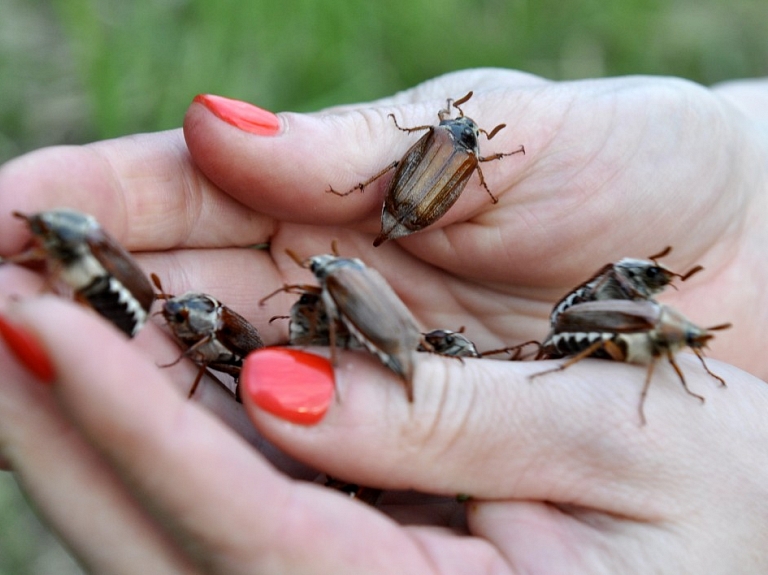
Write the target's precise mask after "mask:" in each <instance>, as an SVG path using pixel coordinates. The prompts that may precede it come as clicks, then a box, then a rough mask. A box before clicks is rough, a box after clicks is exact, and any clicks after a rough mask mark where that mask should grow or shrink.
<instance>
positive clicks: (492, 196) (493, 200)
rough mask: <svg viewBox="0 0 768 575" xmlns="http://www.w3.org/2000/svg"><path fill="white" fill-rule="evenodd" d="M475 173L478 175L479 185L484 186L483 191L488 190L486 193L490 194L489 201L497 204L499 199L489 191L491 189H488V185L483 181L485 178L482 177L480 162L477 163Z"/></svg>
mask: <svg viewBox="0 0 768 575" xmlns="http://www.w3.org/2000/svg"><path fill="white" fill-rule="evenodd" d="M477 175H478V176H479V177H480V185H481V186H483V187H484V188H485V191H486V192H488V195H489V196H491V201H492V202H493V203H494V204H498V203H499V199H498V198H497V197H496V196H494V195H493V194H492V193H491V190H489V189H488V185H487V184H486V183H485V178H484V177H483V170H481V169H480V164H478V165H477Z"/></svg>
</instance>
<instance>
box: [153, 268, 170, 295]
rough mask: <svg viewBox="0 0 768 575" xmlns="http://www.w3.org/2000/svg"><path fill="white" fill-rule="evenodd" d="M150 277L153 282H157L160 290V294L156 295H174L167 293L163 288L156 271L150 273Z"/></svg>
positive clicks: (156, 284)
mask: <svg viewBox="0 0 768 575" xmlns="http://www.w3.org/2000/svg"><path fill="white" fill-rule="evenodd" d="M149 277H150V278H151V279H152V283H153V284H155V287H156V288H157V289H158V291H159V292H160V293H159V294H156V295H155V297H156V298H157V299H171V298H172V297H173V296H172V295H169V294H167V293H165V291H164V290H163V284H162V282H161V281H160V278H159V277H158V275H157V274H156V273H154V272H152V273H151V274H149Z"/></svg>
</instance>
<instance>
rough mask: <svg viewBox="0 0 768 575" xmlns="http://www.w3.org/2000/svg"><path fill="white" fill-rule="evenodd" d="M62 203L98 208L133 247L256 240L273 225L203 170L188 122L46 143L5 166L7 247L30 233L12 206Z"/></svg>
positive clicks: (0, 182)
mask: <svg viewBox="0 0 768 575" xmlns="http://www.w3.org/2000/svg"><path fill="white" fill-rule="evenodd" d="M56 207H70V208H74V209H77V210H81V211H83V212H87V213H89V214H91V215H93V216H94V217H96V219H97V220H98V221H99V222H100V223H101V224H102V225H103V226H104V228H105V229H107V230H108V231H109V232H110V233H111V234H112V235H113V236H114V237H115V238H116V239H117V240H118V241H119V242H120V243H121V244H123V245H124V246H125V247H126V248H128V249H130V250H132V251H144V250H162V249H167V248H171V247H182V246H183V247H200V246H206V247H217V246H237V245H249V244H254V243H258V242H261V241H264V240H265V238H267V237H269V235H270V229H271V225H272V221H271V219H270V218H268V217H264V216H258V215H257V214H254V213H253V212H251V211H250V210H247V209H244V208H243V206H242V205H241V204H240V203H238V202H237V201H236V200H234V199H233V198H232V197H231V196H229V195H228V194H226V193H224V192H222V191H221V190H220V189H219V188H217V187H216V186H215V185H213V184H212V183H211V182H210V180H208V179H207V178H206V177H205V176H204V175H202V173H201V172H200V171H199V169H198V168H197V167H196V166H195V165H194V163H193V162H192V160H191V158H190V156H189V152H188V151H187V148H186V145H185V143H184V139H183V135H182V133H181V130H173V131H168V132H160V133H155V134H142V135H137V136H130V137H125V138H119V139H115V140H107V141H103V142H97V143H95V144H90V145H87V146H58V147H53V148H45V149H42V150H38V151H35V152H32V153H30V154H27V155H24V156H21V157H19V158H16V159H14V160H12V161H10V162H8V163H6V164H5V165H3V166H2V167H0V253H6V254H7V253H14V252H17V251H19V250H20V249H21V248H22V246H23V245H24V244H25V242H26V241H27V240H28V238H29V234H28V232H27V230H26V228H25V226H23V225H21V223H20V222H18V221H15V220H14V219H13V218H12V217H11V212H13V211H20V212H23V213H34V212H38V211H42V210H47V209H51V208H56Z"/></svg>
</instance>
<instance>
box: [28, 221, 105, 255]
mask: <svg viewBox="0 0 768 575" xmlns="http://www.w3.org/2000/svg"><path fill="white" fill-rule="evenodd" d="M13 215H14V216H16V217H17V218H20V219H22V220H24V221H25V222H27V225H28V226H29V230H30V231H31V232H32V234H33V235H34V236H36V237H37V238H38V239H39V240H40V241H41V242H42V244H43V247H44V248H45V249H46V250H47V251H48V252H50V254H51V255H52V256H54V257H56V258H58V259H62V260H67V259H70V258H74V257H76V256H77V255H78V254H79V253H81V252H82V249H83V244H84V243H85V242H86V241H87V240H88V236H89V235H90V234H92V233H93V232H94V231H96V230H99V229H100V228H99V224H98V222H96V220H95V219H94V218H93V216H89V215H88V214H83V213H81V212H77V211H75V210H70V209H66V208H59V209H55V210H47V211H44V212H38V213H36V214H32V215H26V214H22V213H20V212H14V213H13Z"/></svg>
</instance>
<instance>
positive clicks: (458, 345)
mask: <svg viewBox="0 0 768 575" xmlns="http://www.w3.org/2000/svg"><path fill="white" fill-rule="evenodd" d="M424 339H425V340H426V341H427V343H429V344H430V345H431V346H432V349H431V350H427V349H425V348H424V347H423V346H419V351H430V352H431V353H436V354H437V355H444V356H447V357H458V358H464V357H474V358H481V357H487V356H489V355H497V354H500V353H508V354H511V356H512V358H511V359H512V360H518V359H522V357H523V349H524V348H525V347H526V346H528V345H534V346H536V348H537V350H538V349H539V348H541V344H540V343H539V342H538V341H526V342H523V343H521V344H518V345H514V346H508V347H503V348H501V349H492V350H488V351H484V352H479V351H477V347H476V346H475V344H474V343H472V341H471V340H470V339H469V338H468V337H467V336H465V335H464V327H463V326H462V327H461V328H460V329H459V330H458V331H451V330H448V329H434V330H432V331H430V332H427V333H425V334H424Z"/></svg>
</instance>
